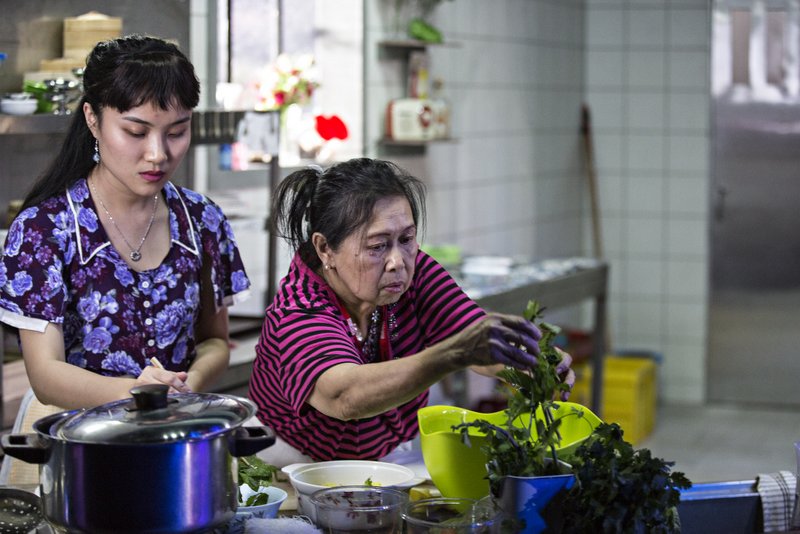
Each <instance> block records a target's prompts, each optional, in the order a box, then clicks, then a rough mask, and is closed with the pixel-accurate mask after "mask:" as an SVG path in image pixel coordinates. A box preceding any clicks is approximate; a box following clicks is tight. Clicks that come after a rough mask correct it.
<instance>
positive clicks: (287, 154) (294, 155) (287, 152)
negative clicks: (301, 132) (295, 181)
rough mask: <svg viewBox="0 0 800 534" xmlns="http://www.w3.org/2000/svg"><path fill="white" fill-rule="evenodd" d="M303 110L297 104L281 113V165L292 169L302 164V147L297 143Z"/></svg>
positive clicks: (279, 147) (291, 105) (279, 148)
mask: <svg viewBox="0 0 800 534" xmlns="http://www.w3.org/2000/svg"><path fill="white" fill-rule="evenodd" d="M302 115H303V110H302V108H301V107H300V106H299V105H297V104H290V105H288V106H286V107H285V108H282V109H281V111H280V132H279V136H280V137H279V146H278V150H279V154H278V156H279V158H280V162H281V165H283V166H284V167H291V166H293V165H297V164H299V163H300V147H299V145H298V143H297V136H298V131H297V130H298V125H299V124H300V121H301V119H302Z"/></svg>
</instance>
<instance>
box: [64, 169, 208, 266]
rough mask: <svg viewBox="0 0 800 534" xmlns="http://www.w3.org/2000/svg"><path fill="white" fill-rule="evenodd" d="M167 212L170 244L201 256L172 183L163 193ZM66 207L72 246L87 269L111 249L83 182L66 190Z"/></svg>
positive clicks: (181, 202) (191, 226)
mask: <svg viewBox="0 0 800 534" xmlns="http://www.w3.org/2000/svg"><path fill="white" fill-rule="evenodd" d="M162 193H164V198H165V199H166V201H167V209H168V211H169V228H170V235H171V236H172V243H174V244H176V245H178V246H180V247H183V248H185V249H186V250H188V251H189V252H191V253H192V254H194V255H195V256H199V255H200V247H199V244H200V236H199V235H198V233H197V230H196V228H195V226H194V223H193V222H192V218H191V216H190V215H189V208H188V207H187V206H186V200H185V199H184V195H183V194H182V193H181V191H180V190H179V189H178V188H177V187H175V186H174V185H173V184H172V182H167V183H166V184H165V185H164V188H163V189H162ZM67 203H68V204H69V208H70V212H71V214H72V222H73V226H74V229H75V243H76V247H77V253H78V257H79V259H80V262H81V265H86V264H87V263H88V262H89V261H90V260H91V259H92V258H93V257H94V256H95V255H96V254H97V253H98V252H100V251H101V250H103V249H104V248H106V247H109V246H111V241H109V240H108V235H107V234H106V233H105V231H103V229H102V226H101V225H100V217H99V215H98V213H97V210H96V206H95V205H94V202H93V201H92V199H91V195H89V187H88V184H87V181H86V179H85V178H83V179H80V180H78V181H77V182H75V184H73V185H72V187H70V188H68V189H67Z"/></svg>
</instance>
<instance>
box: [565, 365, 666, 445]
mask: <svg viewBox="0 0 800 534" xmlns="http://www.w3.org/2000/svg"><path fill="white" fill-rule="evenodd" d="M656 369H657V366H656V362H655V361H654V360H653V359H652V358H647V357H635V356H616V355H608V356H606V357H605V366H604V368H603V395H602V403H601V405H602V407H601V411H600V413H601V415H602V416H603V420H604V421H606V422H607V423H617V424H618V425H619V426H620V428H622V430H623V431H624V432H625V436H624V437H625V440H626V441H628V442H630V443H631V444H633V445H636V444H637V443H639V442H641V441H642V440H643V439H644V438H646V437H647V436H649V435H650V433H651V432H652V431H653V428H654V427H655V422H656V412H657V398H658V391H657V389H658V388H657V379H656ZM575 375H576V382H575V387H574V388H573V390H572V395H571V396H570V399H572V400H581V399H589V398H591V395H592V368H591V366H590V365H588V364H587V365H585V366H581V367H578V368H577V369H576V373H575Z"/></svg>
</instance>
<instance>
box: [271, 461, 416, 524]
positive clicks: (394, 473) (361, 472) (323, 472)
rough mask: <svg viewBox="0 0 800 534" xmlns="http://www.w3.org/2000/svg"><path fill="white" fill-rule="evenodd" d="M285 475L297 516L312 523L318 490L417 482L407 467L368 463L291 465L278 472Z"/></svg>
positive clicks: (340, 462)
mask: <svg viewBox="0 0 800 534" xmlns="http://www.w3.org/2000/svg"><path fill="white" fill-rule="evenodd" d="M281 471H283V472H284V473H286V474H287V475H289V482H291V484H292V487H293V488H294V490H295V493H297V509H298V511H299V512H301V513H303V514H305V515H307V516H309V517H310V518H311V519H312V520H315V516H316V514H315V510H314V505H313V504H312V503H311V495H312V494H313V493H314V492H315V491H317V490H321V489H325V488H332V487H336V486H364V485H367V484H368V481H369V483H371V484H372V485H373V486H379V487H396V488H409V487H411V486H413V485H414V484H415V483H416V482H417V480H416V478H417V477H416V475H415V474H414V471H412V470H411V469H409V468H408V467H405V466H402V465H397V464H391V463H388V462H373V461H369V460H332V461H328V462H317V463H309V464H291V465H287V466H286V467H284V468H283V469H281Z"/></svg>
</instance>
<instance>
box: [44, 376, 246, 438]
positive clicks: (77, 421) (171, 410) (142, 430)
mask: <svg viewBox="0 0 800 534" xmlns="http://www.w3.org/2000/svg"><path fill="white" fill-rule="evenodd" d="M168 390H169V386H166V385H163V384H148V385H145V386H138V387H135V388H133V389H131V395H132V396H133V398H130V399H124V400H119V401H115V402H111V403H108V404H103V405H101V406H97V407H96V408H90V409H88V410H81V411H79V412H76V413H75V414H74V415H72V416H70V417H67V418H66V419H63V420H61V421H60V422H58V423H55V424H54V425H53V427H52V428H51V429H50V435H51V436H54V437H56V438H59V439H63V440H66V441H75V442H82V443H116V444H126V445H132V444H144V443H170V442H182V441H197V440H203V439H207V438H212V437H215V436H217V435H219V434H223V433H226V432H228V431H230V430H231V429H233V428H236V427H238V426H240V425H241V424H242V423H244V422H245V421H246V420H247V419H249V418H250V417H252V416H253V414H255V412H256V408H255V405H254V404H253V403H252V402H251V401H249V400H248V399H244V398H240V397H235V396H233V395H221V394H213V393H181V394H177V395H169V396H167V391H168Z"/></svg>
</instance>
